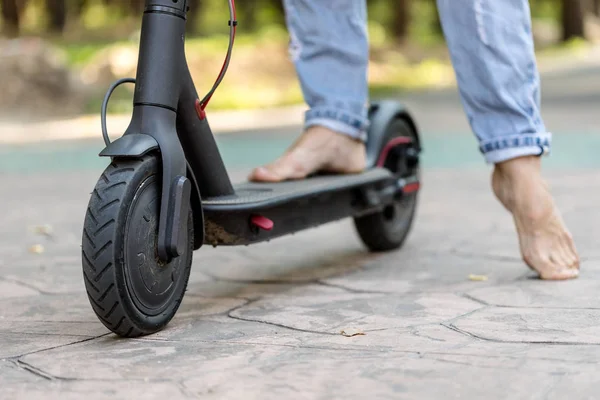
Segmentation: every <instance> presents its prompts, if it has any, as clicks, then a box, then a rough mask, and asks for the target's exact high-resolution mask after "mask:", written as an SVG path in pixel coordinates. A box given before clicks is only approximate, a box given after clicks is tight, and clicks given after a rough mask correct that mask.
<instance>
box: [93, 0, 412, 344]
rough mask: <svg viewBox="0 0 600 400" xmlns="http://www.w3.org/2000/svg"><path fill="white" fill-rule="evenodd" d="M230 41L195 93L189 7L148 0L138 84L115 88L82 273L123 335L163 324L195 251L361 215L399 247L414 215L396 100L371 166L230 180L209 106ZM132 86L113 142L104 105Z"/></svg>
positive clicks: (407, 149)
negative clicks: (187, 48)
mask: <svg viewBox="0 0 600 400" xmlns="http://www.w3.org/2000/svg"><path fill="white" fill-rule="evenodd" d="M228 2H229V14H230V21H229V26H230V29H229V31H230V40H229V48H228V51H227V56H226V58H225V63H224V64H223V69H222V70H221V73H220V74H219V76H218V78H217V80H216V82H215V84H214V86H213V87H212V89H211V90H210V91H209V93H208V94H207V95H206V96H205V97H204V98H202V99H200V98H199V97H198V94H197V92H196V89H195V87H194V83H193V81H192V77H191V75H190V72H189V69H188V66H187V62H186V58H185V52H184V42H185V34H184V32H185V23H186V15H187V12H188V10H189V7H188V0H146V3H145V10H144V16H143V20H142V29H141V38H140V45H139V63H138V67H137V76H136V79H130V78H127V79H122V80H119V81H117V82H115V83H114V84H113V85H112V86H111V87H110V88H109V90H108V92H107V94H106V96H105V98H104V102H103V104H102V111H101V117H102V118H101V121H102V134H103V137H104V141H105V144H106V146H105V148H104V149H103V150H102V151H101V152H100V154H99V155H100V156H101V157H109V158H110V159H111V162H110V165H109V166H108V167H107V168H106V169H105V170H104V172H103V173H102V175H101V176H100V178H99V180H98V182H97V184H96V186H95V188H94V190H93V192H92V194H91V198H90V201H89V206H88V209H87V213H86V216H85V222H84V229H83V235H82V265H83V277H84V281H85V287H86V290H87V294H88V298H89V301H90V303H91V306H92V309H93V310H94V312H95V313H96V315H97V317H98V318H99V319H100V321H101V322H102V323H103V324H104V325H105V326H106V327H107V328H108V329H109V330H111V331H112V332H114V333H115V334H117V335H119V336H122V337H138V336H142V335H148V334H152V333H155V332H158V331H160V330H161V329H163V328H164V327H165V326H167V324H168V323H169V322H170V321H171V319H172V318H173V317H174V315H175V314H176V312H177V309H178V308H179V305H180V304H181V301H182V299H183V296H184V293H185V291H186V286H187V282H188V279H189V275H190V269H191V265H192V254H193V252H194V251H195V250H198V249H200V248H201V247H202V246H203V245H205V244H206V245H212V246H240V245H250V244H253V243H259V242H264V241H268V240H271V239H274V238H277V237H281V236H283V235H287V234H292V233H295V232H298V231H302V230H305V229H307V228H311V227H316V226H319V225H322V224H325V223H329V222H333V221H336V220H340V219H344V218H353V219H354V224H355V227H356V230H357V232H358V235H359V236H360V238H361V239H362V241H363V243H364V244H365V245H366V247H367V248H368V249H370V250H371V251H378V252H379V251H390V250H393V249H397V248H399V247H401V245H402V244H403V242H404V241H405V239H406V237H407V235H408V233H409V231H410V229H411V226H412V224H413V219H414V215H415V210H416V205H417V195H418V192H419V188H420V173H419V155H420V152H421V145H420V140H419V135H418V130H417V127H416V125H415V122H414V121H413V118H412V117H411V116H410V114H409V113H408V112H407V110H406V109H404V108H403V107H402V105H400V104H397V103H395V102H393V101H384V102H380V103H376V104H372V105H371V106H370V108H369V120H370V128H369V132H368V141H367V144H366V150H367V168H366V169H365V171H364V172H362V173H359V174H350V175H334V174H315V175H313V176H310V177H308V178H307V179H303V180H295V181H285V182H281V183H253V182H243V183H239V184H236V185H233V184H232V183H231V181H230V178H229V176H228V174H227V170H226V168H225V165H224V163H223V160H222V158H221V155H220V153H219V149H218V147H217V144H216V142H215V139H214V136H213V134H212V132H211V129H210V126H209V123H208V118H207V115H206V106H207V104H208V102H209V100H210V98H211V97H212V95H213V94H214V92H215V90H216V89H217V87H218V85H219V84H220V82H221V81H222V79H223V77H224V75H225V72H226V70H227V67H228V65H229V62H230V59H231V54H232V48H233V43H234V39H235V33H236V26H237V20H236V13H235V3H234V0H228ZM123 83H134V84H135V91H134V99H133V104H134V107H133V114H132V118H131V122H130V124H129V126H128V128H127V129H126V131H125V132H124V134H123V135H122V136H121V137H119V138H118V139H117V140H114V141H112V142H111V140H110V138H109V135H108V132H107V129H106V110H107V106H108V102H109V99H110V96H111V94H112V92H113V91H114V89H115V88H116V87H117V86H119V85H121V84H123Z"/></svg>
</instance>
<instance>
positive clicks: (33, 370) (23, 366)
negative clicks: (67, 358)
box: [12, 360, 71, 381]
mask: <svg viewBox="0 0 600 400" xmlns="http://www.w3.org/2000/svg"><path fill="white" fill-rule="evenodd" d="M12 363H13V364H14V365H15V366H16V367H17V368H19V369H21V370H23V371H27V372H29V373H31V374H33V375H35V376H37V377H39V378H42V379H45V380H48V381H54V380H66V381H68V380H71V379H68V378H61V377H57V376H54V375H52V374H50V373H48V372H46V371H44V370H42V369H40V368H37V367H35V366H33V365H31V364H29V363H26V362H25V361H21V360H12Z"/></svg>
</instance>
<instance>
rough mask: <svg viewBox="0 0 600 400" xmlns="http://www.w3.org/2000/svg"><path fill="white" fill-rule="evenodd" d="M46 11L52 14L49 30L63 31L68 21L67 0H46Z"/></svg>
mask: <svg viewBox="0 0 600 400" xmlns="http://www.w3.org/2000/svg"><path fill="white" fill-rule="evenodd" d="M46 12H47V13H48V15H49V16H50V21H49V25H48V30H49V31H50V32H52V33H62V32H63V31H64V29H65V25H66V23H67V5H66V4H65V0H46Z"/></svg>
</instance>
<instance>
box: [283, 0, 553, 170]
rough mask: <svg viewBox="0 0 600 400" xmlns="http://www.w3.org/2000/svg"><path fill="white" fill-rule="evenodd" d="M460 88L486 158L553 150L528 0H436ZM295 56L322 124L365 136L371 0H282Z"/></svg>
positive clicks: (314, 116) (309, 117) (311, 120)
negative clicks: (543, 111)
mask: <svg viewBox="0 0 600 400" xmlns="http://www.w3.org/2000/svg"><path fill="white" fill-rule="evenodd" d="M437 3H438V10H439V13H440V19H441V21H442V27H443V31H444V35H445V37H446V42H447V44H448V47H449V49H450V55H451V59H452V64H453V66H454V69H455V72H456V77H457V81H458V85H459V92H460V96H461V100H462V104H463V107H464V109H465V112H466V114H467V117H468V120H469V123H470V125H471V128H472V130H473V132H474V133H475V135H476V136H477V139H478V140H479V149H480V151H481V152H482V153H483V154H484V156H485V159H486V161H487V162H488V163H498V162H502V161H506V160H509V159H512V158H515V157H520V156H527V155H541V154H543V153H547V152H549V149H550V145H551V139H552V135H551V134H550V133H549V132H547V131H546V127H545V126H544V122H543V121H542V118H541V115H540V78H539V73H538V70H537V65H536V60H535V53H534V46H533V38H532V34H531V15H530V9H529V2H528V0H437ZM284 5H285V10H286V20H287V25H288V29H289V32H290V38H291V41H290V54H291V57H292V60H293V61H294V64H295V67H296V71H297V73H298V77H299V80H300V84H301V87H302V91H303V94H304V98H305V101H306V103H307V104H308V106H309V110H308V111H307V113H306V116H305V120H306V127H309V126H313V125H321V126H325V127H327V128H330V129H332V130H334V131H337V132H340V133H344V134H347V135H350V136H352V137H354V138H357V139H361V140H366V132H367V129H368V127H369V121H368V119H367V110H368V101H369V93H368V82H367V68H368V63H369V42H368V34H367V7H366V0H284Z"/></svg>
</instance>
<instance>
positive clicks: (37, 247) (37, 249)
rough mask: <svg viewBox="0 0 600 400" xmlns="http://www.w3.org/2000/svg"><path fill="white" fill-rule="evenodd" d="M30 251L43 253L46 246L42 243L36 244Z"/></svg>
mask: <svg viewBox="0 0 600 400" xmlns="http://www.w3.org/2000/svg"><path fill="white" fill-rule="evenodd" d="M29 252H30V253H33V254H42V253H43V252H44V246H42V245H41V244H34V245H33V246H31V247H30V248H29Z"/></svg>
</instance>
